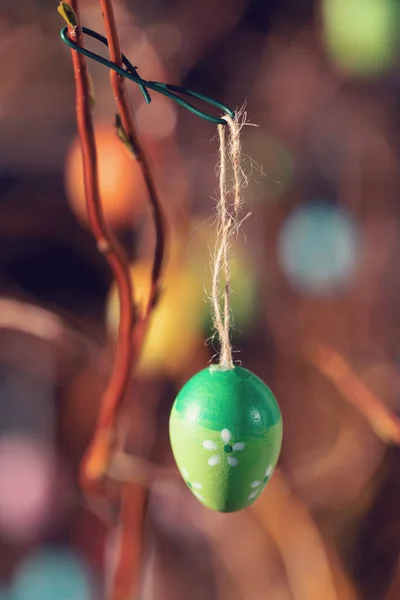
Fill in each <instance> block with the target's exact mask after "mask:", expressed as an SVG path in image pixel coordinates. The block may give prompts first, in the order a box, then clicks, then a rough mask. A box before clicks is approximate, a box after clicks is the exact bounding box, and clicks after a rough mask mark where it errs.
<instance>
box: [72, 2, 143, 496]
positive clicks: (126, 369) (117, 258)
mask: <svg viewBox="0 0 400 600" xmlns="http://www.w3.org/2000/svg"><path fill="white" fill-rule="evenodd" d="M70 6H71V7H72V9H73V10H74V11H75V13H76V15H77V18H78V27H74V28H73V27H71V26H69V29H68V34H69V35H70V36H71V38H72V39H74V40H75V41H76V43H77V44H79V45H83V41H82V33H81V31H80V27H79V9H78V1H77V0H70ZM71 55H72V65H73V70H74V76H75V85H76V118H77V125H78V132H79V137H80V142H81V148H82V158H83V172H84V182H85V193H86V207H87V213H88V220H89V225H90V228H91V231H92V234H93V236H94V237H95V239H96V241H97V247H98V250H99V252H101V253H102V254H104V256H105V258H106V260H107V262H108V264H109V266H110V268H111V270H112V272H113V275H114V278H115V281H116V285H117V287H118V293H119V301H120V325H119V333H118V343H117V347H116V354H115V359H114V364H113V369H112V372H111V376H110V379H109V382H108V385H107V387H106V390H105V392H104V395H103V398H102V402H101V409H100V413H99V416H98V421H97V426H96V430H95V433H94V436H93V439H92V441H91V443H90V445H89V448H88V449H87V451H86V454H85V456H84V459H83V461H82V468H81V483H82V485H83V487H84V488H85V489H86V490H87V491H88V490H90V489H91V488H92V487H93V486H95V485H96V484H97V483H98V482H99V481H100V480H101V479H102V477H103V475H104V473H105V471H106V469H107V465H108V462H109V456H110V453H111V446H112V426H113V422H114V416H115V412H116V409H117V407H118V406H120V404H121V402H122V400H123V397H124V395H125V393H126V389H127V387H128V384H129V380H130V377H131V365H132V356H133V341H132V328H133V320H134V314H133V302H132V294H133V291H132V283H131V277H130V272H129V264H128V262H127V260H126V258H125V255H124V252H123V250H122V249H121V247H120V246H119V244H118V243H117V241H116V240H115V239H114V237H113V235H112V233H111V231H110V230H109V228H108V226H107V223H106V221H105V217H104V213H103V209H102V205H101V198H100V192H99V183H98V169H97V153H96V145H95V138H94V129H93V121H92V114H91V106H90V103H91V100H90V80H89V74H88V69H87V64H86V59H85V57H84V56H83V55H82V54H80V53H79V52H77V51H75V50H71Z"/></svg>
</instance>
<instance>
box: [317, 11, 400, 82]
mask: <svg viewBox="0 0 400 600" xmlns="http://www.w3.org/2000/svg"><path fill="white" fill-rule="evenodd" d="M322 10H323V29H324V31H323V35H324V39H325V44H326V48H327V50H328V52H329V54H330V56H331V58H332V59H333V60H334V61H335V62H336V63H337V64H338V65H339V66H340V67H342V68H344V69H345V70H346V71H349V72H351V73H354V74H358V75H366V76H368V75H375V74H377V73H378V74H379V73H381V72H384V71H386V70H387V69H388V68H389V67H390V66H391V65H392V64H393V62H394V60H395V54H396V40H397V33H398V22H399V6H398V2H397V0H324V1H323V5H322Z"/></svg>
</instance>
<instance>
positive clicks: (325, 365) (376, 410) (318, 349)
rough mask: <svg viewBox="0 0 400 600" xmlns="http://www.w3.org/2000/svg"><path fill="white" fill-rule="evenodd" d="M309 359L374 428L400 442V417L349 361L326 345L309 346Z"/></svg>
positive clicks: (390, 440) (395, 441)
mask: <svg viewBox="0 0 400 600" xmlns="http://www.w3.org/2000/svg"><path fill="white" fill-rule="evenodd" d="M306 356H307V358H308V360H309V361H310V362H311V363H312V364H313V365H314V366H315V367H317V368H318V370H319V371H320V372H321V373H323V374H324V375H325V376H326V377H328V378H329V379H330V380H331V381H332V383H333V384H334V385H335V387H336V389H337V390H338V391H339V392H340V393H341V394H342V396H343V398H345V399H346V400H347V401H348V402H349V403H350V404H352V405H353V406H354V407H355V408H356V409H358V410H359V411H360V412H361V414H363V415H364V417H365V418H366V419H367V420H368V422H369V424H370V426H371V428H372V429H373V430H374V431H375V433H376V434H377V435H378V436H379V437H380V438H381V439H383V440H384V441H385V442H386V443H390V444H395V445H400V419H399V417H398V416H397V415H395V414H394V413H393V412H392V411H391V410H390V408H388V407H387V406H385V405H384V404H383V402H382V401H381V400H380V399H379V398H378V397H377V396H375V394H373V393H372V392H371V390H370V389H369V388H368V387H367V386H366V385H365V383H363V382H362V381H361V380H360V379H359V377H358V376H357V375H356V373H354V371H353V370H352V368H351V367H350V365H349V364H348V363H347V362H346V360H345V359H344V358H343V356H341V355H340V354H339V352H337V351H335V350H334V349H333V348H330V347H329V346H327V345H326V344H322V343H315V344H312V345H310V346H309V347H308V348H307V351H306Z"/></svg>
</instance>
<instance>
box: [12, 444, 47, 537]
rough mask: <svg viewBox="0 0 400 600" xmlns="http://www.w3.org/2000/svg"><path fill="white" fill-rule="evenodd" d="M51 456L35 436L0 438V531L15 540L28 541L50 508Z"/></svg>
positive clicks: (35, 534) (44, 525)
mask: <svg viewBox="0 0 400 600" xmlns="http://www.w3.org/2000/svg"><path fill="white" fill-rule="evenodd" d="M55 473H56V469H55V464H54V457H53V455H52V454H51V452H50V451H49V449H48V448H46V447H44V446H42V445H41V444H40V443H38V442H36V441H35V440H32V439H29V438H27V437H22V436H21V437H20V436H18V435H7V436H3V437H2V438H1V439H0V533H1V535H2V536H3V537H6V538H8V539H10V540H11V541H13V542H16V543H25V542H29V541H31V540H32V539H33V538H35V537H36V536H37V535H39V534H40V532H41V531H42V530H43V529H44V528H45V527H46V526H47V524H48V523H49V521H50V520H51V518H52V516H53V510H54V483H55Z"/></svg>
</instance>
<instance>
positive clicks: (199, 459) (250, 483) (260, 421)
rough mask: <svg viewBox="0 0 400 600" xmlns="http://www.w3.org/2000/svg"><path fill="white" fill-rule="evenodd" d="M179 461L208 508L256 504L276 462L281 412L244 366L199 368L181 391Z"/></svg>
mask: <svg viewBox="0 0 400 600" xmlns="http://www.w3.org/2000/svg"><path fill="white" fill-rule="evenodd" d="M170 439H171V446H172V451H173V454H174V458H175V461H176V463H177V466H178V468H179V470H180V472H181V474H182V476H183V478H184V480H185V482H186V484H187V485H188V487H189V489H190V490H191V491H192V493H193V494H194V495H195V496H196V498H197V499H198V500H200V502H201V503H202V504H204V505H205V506H207V507H208V508H211V509H213V510H217V511H220V512H233V511H236V510H240V509H242V508H245V507H246V506H249V505H250V504H252V503H253V502H254V501H255V499H256V498H257V497H258V496H259V494H260V493H261V492H262V490H263V489H264V487H265V486H266V484H267V482H268V480H269V478H270V477H271V475H272V473H273V470H274V468H275V465H276V463H277V461H278V457H279V452H280V449H281V444H282V417H281V413H280V410H279V406H278V403H277V401H276V399H275V397H274V395H273V394H272V392H271V390H270V389H269V388H268V386H266V385H265V383H264V382H263V381H261V379H260V378H259V377H257V376H256V375H254V374H253V373H251V371H248V370H247V369H244V368H242V367H234V368H233V369H229V370H223V369H222V368H221V367H220V366H218V365H212V366H211V367H209V368H207V369H204V370H203V371H200V372H199V373H197V374H196V375H194V377H192V378H191V379H190V380H189V381H188V382H187V383H186V384H185V385H184V386H183V388H182V389H181V391H180V392H179V394H178V396H177V398H176V400H175V402H174V405H173V407H172V411H171V416H170Z"/></svg>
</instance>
